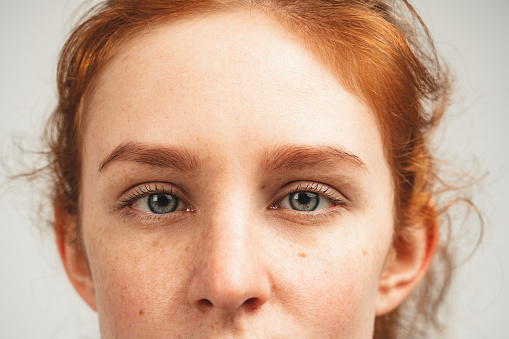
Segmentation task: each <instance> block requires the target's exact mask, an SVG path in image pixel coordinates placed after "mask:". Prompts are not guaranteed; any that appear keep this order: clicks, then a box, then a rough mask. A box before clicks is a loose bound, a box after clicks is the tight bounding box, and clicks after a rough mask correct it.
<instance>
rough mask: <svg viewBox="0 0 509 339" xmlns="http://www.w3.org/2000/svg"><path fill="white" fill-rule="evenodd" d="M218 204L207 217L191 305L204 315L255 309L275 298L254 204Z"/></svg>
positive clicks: (232, 199)
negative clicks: (261, 245)
mask: <svg viewBox="0 0 509 339" xmlns="http://www.w3.org/2000/svg"><path fill="white" fill-rule="evenodd" d="M216 202H218V204H214V205H216V206H214V207H213V208H212V211H211V212H210V213H204V214H206V215H207V217H206V220H203V222H204V227H203V228H202V233H201V236H200V240H199V244H198V250H197V254H196V258H195V266H194V274H193V277H192V281H191V283H190V286H189V299H190V302H191V304H193V305H194V306H195V307H197V308H199V309H200V310H201V311H206V310H210V309H215V310H219V311H222V312H235V311H237V310H239V309H240V308H256V307H258V306H260V305H261V304H263V303H265V302H266V301H267V300H268V298H269V295H270V284H269V280H268V272H267V271H266V270H265V267H264V265H263V261H262V258H261V253H260V251H261V248H260V246H259V245H260V244H259V242H260V240H261V239H260V235H261V234H262V233H263V232H261V231H262V230H261V229H259V228H261V227H262V226H261V225H258V224H257V223H256V218H255V217H254V215H253V210H252V208H250V206H249V205H250V204H249V203H248V202H247V201H244V202H242V201H239V197H238V196H235V195H234V194H230V195H223V196H222V197H221V198H219V199H217V201H216ZM258 231H259V232H258Z"/></svg>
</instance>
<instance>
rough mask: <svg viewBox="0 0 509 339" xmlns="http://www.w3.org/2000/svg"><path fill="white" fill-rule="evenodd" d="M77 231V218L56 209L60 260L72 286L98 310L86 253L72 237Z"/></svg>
mask: <svg viewBox="0 0 509 339" xmlns="http://www.w3.org/2000/svg"><path fill="white" fill-rule="evenodd" d="M75 229H76V218H75V217H73V216H71V215H69V213H68V212H67V211H65V210H64V209H63V208H58V207H56V208H55V234H56V241H57V245H58V251H59V253H60V258H61V259H62V263H63V265H64V268H65V272H66V273H67V276H68V277H69V280H70V281H71V283H72V285H73V286H74V288H75V289H76V291H77V292H78V294H79V295H80V296H81V297H82V298H83V300H85V302H86V303H87V304H88V305H89V306H90V307H91V308H92V309H93V310H97V309H96V302H95V290H94V283H93V280H92V275H91V274H90V269H89V267H88V264H87V261H86V257H85V254H84V251H83V250H82V248H81V246H79V244H78V243H77V241H76V240H75V237H74V236H72V235H73V234H74V232H75Z"/></svg>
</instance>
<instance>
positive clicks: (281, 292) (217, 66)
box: [81, 11, 394, 338]
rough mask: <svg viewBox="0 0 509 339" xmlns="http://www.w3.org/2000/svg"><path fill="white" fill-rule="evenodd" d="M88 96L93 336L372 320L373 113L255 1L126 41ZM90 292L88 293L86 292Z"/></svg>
mask: <svg viewBox="0 0 509 339" xmlns="http://www.w3.org/2000/svg"><path fill="white" fill-rule="evenodd" d="M91 93H92V94H91V95H90V96H89V97H88V100H87V102H86V104H85V112H86V114H87V121H86V130H85V132H84V133H85V134H84V148H83V157H84V162H83V186H82V202H81V227H82V232H83V233H82V236H83V244H84V249H85V250H84V251H85V253H86V256H87V260H88V264H89V268H90V273H91V274H90V279H91V283H93V289H91V290H90V294H91V295H92V296H91V297H90V299H88V300H89V303H90V304H91V306H92V307H94V308H96V309H97V311H98V314H99V318H100V324H101V332H102V336H103V338H135V337H136V338H137V337H144V338H163V337H168V338H170V337H177V336H181V337H205V336H206V337H217V338H219V337H220V338H227V337H234V336H235V337H244V336H246V337H248V336H249V337H277V338H286V337H314V338H318V337H335V338H369V337H371V336H372V332H373V322H374V318H375V310H376V299H377V293H378V289H379V280H380V276H381V274H382V272H383V269H384V261H385V258H386V257H387V254H388V252H389V249H390V248H391V239H392V235H393V234H392V229H393V216H392V210H393V194H394V192H393V188H392V181H391V172H390V168H389V166H388V164H387V162H386V159H385V157H384V152H383V147H382V140H381V136H380V132H379V129H378V126H377V122H376V120H375V118H374V115H373V114H372V112H370V110H369V109H368V108H367V106H366V105H364V104H363V103H362V102H360V101H359V100H358V99H356V98H355V97H354V96H353V95H352V94H350V93H348V92H347V91H346V90H345V89H344V87H343V86H342V85H341V84H340V83H339V82H338V81H337V79H336V78H335V77H334V76H333V75H332V74H331V72H329V71H328V70H327V69H326V68H325V67H324V66H323V65H322V64H321V63H320V62H319V61H318V60H317V59H316V58H315V57H314V56H313V55H312V54H311V53H310V52H309V50H308V49H306V48H305V47H303V44H302V43H301V42H300V41H299V40H298V39H297V38H296V37H295V36H294V35H293V34H291V33H290V32H289V31H287V30H286V29H284V28H282V27H281V26H280V25H279V24H278V23H276V22H275V21H273V20H271V19H269V18H267V17H266V16H264V15H263V14H260V13H257V12H255V11H253V12H249V11H235V12H231V13H221V14H214V15H210V16H201V17H199V18H198V17H196V18H190V19H185V20H181V21H179V22H174V23H168V24H164V25H161V26H158V27H156V28H153V29H151V30H149V31H146V32H144V33H143V34H139V35H138V37H137V38H135V39H134V40H131V41H130V42H128V43H127V44H126V45H124V47H123V48H122V50H121V51H120V52H119V53H118V54H117V55H116V56H115V58H114V59H113V61H112V62H111V63H110V64H108V66H107V67H106V68H105V69H104V70H103V71H102V73H101V74H100V76H99V77H98V78H97V79H96V81H95V82H94V84H93V88H92V92H91ZM90 300H93V301H90Z"/></svg>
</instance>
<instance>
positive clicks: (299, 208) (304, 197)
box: [271, 181, 348, 213]
mask: <svg viewBox="0 0 509 339" xmlns="http://www.w3.org/2000/svg"><path fill="white" fill-rule="evenodd" d="M278 196H279V197H282V198H279V199H278V200H277V201H276V202H275V203H273V204H272V205H271V208H273V209H284V210H291V211H296V212H297V213H300V212H318V211H323V210H328V209H329V208H330V207H334V206H345V205H346V204H347V201H348V200H347V199H346V198H345V196H344V195H343V194H341V193H340V192H339V191H337V190H336V189H334V188H332V187H331V186H328V185H326V184H322V183H319V182H310V181H298V182H291V183H289V184H287V185H285V186H284V187H283V188H281V190H280V194H278Z"/></svg>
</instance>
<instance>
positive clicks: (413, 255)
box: [376, 204, 438, 316]
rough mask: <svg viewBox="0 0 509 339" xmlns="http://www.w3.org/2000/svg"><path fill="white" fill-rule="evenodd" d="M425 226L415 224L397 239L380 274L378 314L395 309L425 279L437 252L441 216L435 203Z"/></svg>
mask: <svg viewBox="0 0 509 339" xmlns="http://www.w3.org/2000/svg"><path fill="white" fill-rule="evenodd" d="M427 208H428V209H429V210H428V211H427V213H426V215H427V216H428V217H427V218H425V220H424V221H423V223H422V225H417V226H416V227H412V229H410V230H409V231H408V232H406V233H405V235H404V236H403V235H400V236H398V237H397V239H396V240H395V243H394V245H393V248H392V249H391V253H390V254H389V256H388V258H387V260H386V263H385V267H384V270H383V272H382V274H381V277H380V281H379V285H378V293H377V300H376V316H381V315H384V314H387V313H389V312H391V311H393V310H394V309H396V308H397V307H398V306H399V305H400V304H401V302H403V300H405V298H406V297H408V295H409V294H410V293H411V292H412V291H413V290H414V289H415V287H416V286H417V284H418V283H419V282H420V281H421V280H422V278H423V277H424V275H425V274H426V272H427V271H428V268H429V266H430V265H431V262H432V260H433V256H434V254H435V250H436V246H437V242H438V218H437V215H436V210H435V208H434V206H433V204H430V205H428V207H427Z"/></svg>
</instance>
